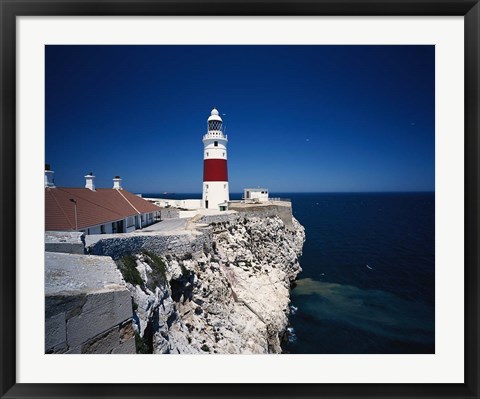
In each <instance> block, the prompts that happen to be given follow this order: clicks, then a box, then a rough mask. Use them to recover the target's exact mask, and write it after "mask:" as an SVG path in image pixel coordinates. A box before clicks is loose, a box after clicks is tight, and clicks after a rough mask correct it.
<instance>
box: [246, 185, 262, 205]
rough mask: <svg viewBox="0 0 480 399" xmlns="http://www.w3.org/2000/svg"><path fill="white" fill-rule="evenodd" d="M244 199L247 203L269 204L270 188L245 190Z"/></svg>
mask: <svg viewBox="0 0 480 399" xmlns="http://www.w3.org/2000/svg"><path fill="white" fill-rule="evenodd" d="M243 199H244V200H245V202H267V201H268V188H245V189H243Z"/></svg>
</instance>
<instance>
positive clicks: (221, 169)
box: [202, 108, 230, 210]
mask: <svg viewBox="0 0 480 399" xmlns="http://www.w3.org/2000/svg"><path fill="white" fill-rule="evenodd" d="M227 142H228V140H227V136H226V135H224V134H223V125H222V118H220V116H219V115H218V111H217V110H216V109H215V108H213V109H212V112H211V113H210V116H209V118H208V131H207V134H206V135H204V136H203V196H202V205H203V207H204V208H206V209H216V210H220V206H219V205H220V204H223V203H225V202H227V201H229V198H230V197H229V195H228V173H227Z"/></svg>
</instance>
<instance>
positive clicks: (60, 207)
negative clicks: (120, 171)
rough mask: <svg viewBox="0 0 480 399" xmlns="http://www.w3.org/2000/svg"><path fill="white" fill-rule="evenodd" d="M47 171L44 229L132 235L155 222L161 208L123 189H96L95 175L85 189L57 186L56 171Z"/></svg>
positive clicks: (116, 181) (89, 177)
mask: <svg viewBox="0 0 480 399" xmlns="http://www.w3.org/2000/svg"><path fill="white" fill-rule="evenodd" d="M46 169H47V170H46V171H45V230H46V231H82V232H85V234H115V233H129V232H131V231H134V230H136V229H140V228H143V227H146V226H148V225H151V224H152V223H154V222H155V221H156V220H157V219H158V216H159V212H160V209H161V208H160V207H158V206H157V205H154V204H152V203H150V202H148V201H146V200H144V199H143V198H141V197H139V196H138V195H135V194H132V193H130V192H128V191H126V190H124V189H123V188H122V187H121V184H120V182H121V179H120V177H119V176H116V177H115V179H114V188H110V189H109V188H98V189H97V188H95V185H94V178H95V176H93V174H88V175H87V176H85V179H86V184H85V188H67V187H56V186H55V184H54V183H53V179H52V176H53V171H50V170H49V168H48V167H47V168H46Z"/></svg>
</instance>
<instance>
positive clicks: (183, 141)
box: [45, 46, 435, 193]
mask: <svg viewBox="0 0 480 399" xmlns="http://www.w3.org/2000/svg"><path fill="white" fill-rule="evenodd" d="M45 53H46V61H45V63H46V158H45V162H46V163H50V164H51V165H52V169H53V170H54V171H55V182H56V184H57V185H58V186H66V187H83V185H84V178H83V176H84V175H85V174H86V173H88V172H90V171H92V172H94V174H95V175H96V176H97V178H96V185H97V187H111V186H112V178H113V177H114V176H115V175H120V176H121V177H122V178H123V179H124V180H123V185H124V187H125V188H126V189H128V190H129V191H132V192H144V193H155V192H163V191H168V192H176V193H182V192H183V193H186V192H190V193H192V192H201V187H202V173H203V170H202V168H203V144H202V135H203V134H205V133H206V120H207V117H208V116H209V115H210V110H211V108H212V107H213V106H216V107H217V108H218V109H219V111H220V114H221V115H222V117H223V120H224V125H225V126H226V129H227V131H226V133H227V135H228V138H229V144H228V167H229V181H230V191H231V192H239V191H241V190H242V189H243V188H244V187H250V186H254V187H255V186H265V187H268V188H269V189H270V191H272V192H275V191H276V192H286V191H335V192H344V191H347V192H348V191H431V190H434V185H435V164H434V163H435V125H434V123H435V114H434V109H435V50H434V47H433V46H46V51H45ZM223 114H225V115H223Z"/></svg>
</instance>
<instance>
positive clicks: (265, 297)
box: [102, 214, 305, 354]
mask: <svg viewBox="0 0 480 399" xmlns="http://www.w3.org/2000/svg"><path fill="white" fill-rule="evenodd" d="M212 220H215V221H212ZM190 229H191V232H190V233H189V234H192V236H194V237H195V240H194V239H193V237H191V238H190V239H188V238H186V237H184V236H183V237H176V238H175V240H174V241H173V242H177V243H182V245H178V247H177V249H179V250H177V249H176V247H175V245H173V246H172V245H171V243H172V241H171V242H170V249H168V250H166V251H163V253H158V252H159V251H158V250H157V251H155V247H151V245H150V247H149V245H145V243H146V242H148V241H145V240H144V241H142V243H143V247H141V248H138V249H137V250H136V251H134V252H136V253H135V254H134V255H126V256H122V257H117V259H116V262H117V265H118V267H119V269H120V270H121V271H122V273H123V275H124V278H125V280H126V282H127V287H128V289H129V290H130V292H131V294H132V297H133V309H134V323H135V328H136V331H137V349H138V348H140V352H142V351H144V352H147V353H148V352H153V353H191V354H193V353H221V354H226V353H230V354H243V353H245V354H247V353H250V354H258V353H280V352H281V347H280V344H281V340H282V338H283V336H284V334H285V330H286V327H287V324H288V314H289V302H290V284H291V282H292V281H293V280H294V279H295V278H296V276H297V274H298V273H299V272H300V271H301V268H300V265H299V263H298V257H299V256H300V254H301V251H302V247H303V243H304V241H305V232H304V228H303V226H301V225H300V223H298V221H297V220H295V219H294V218H292V221H291V223H290V226H286V225H285V223H284V222H283V221H282V219H281V218H280V217H278V216H268V217H265V216H258V217H257V216H252V215H246V214H230V215H222V216H221V217H220V216H218V217H203V218H200V219H199V220H197V222H196V223H191V224H190ZM199 235H200V237H199ZM202 236H203V237H202ZM180 238H181V239H180ZM185 242H195V243H196V245H195V247H194V248H195V249H196V251H192V252H186V251H185ZM199 242H203V245H202V246H201V248H199ZM102 245H103V248H104V249H105V248H112V246H114V245H113V244H112V243H110V245H105V243H102ZM157 247H158V246H157ZM152 249H153V250H152ZM111 255H114V254H111ZM114 258H115V256H114Z"/></svg>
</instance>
